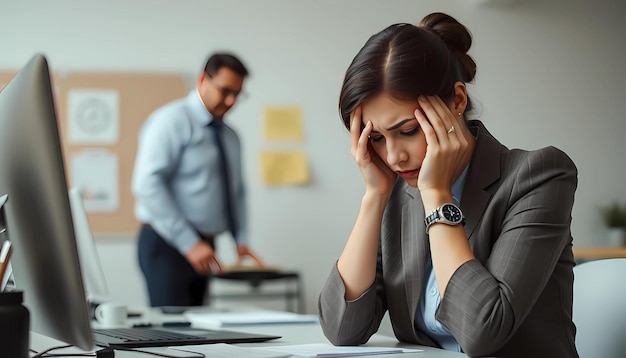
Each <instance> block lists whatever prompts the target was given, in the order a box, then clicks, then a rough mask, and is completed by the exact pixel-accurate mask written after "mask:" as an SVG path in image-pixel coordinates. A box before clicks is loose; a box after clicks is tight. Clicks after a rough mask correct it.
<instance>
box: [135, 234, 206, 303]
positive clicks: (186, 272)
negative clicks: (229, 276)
mask: <svg viewBox="0 0 626 358" xmlns="http://www.w3.org/2000/svg"><path fill="white" fill-rule="evenodd" d="M210 244H211V246H213V242H210ZM137 255H138V258H139V266H140V267H141V272H143V275H144V277H145V279H146V285H147V288H148V295H149V297H150V306H152V307H159V306H201V305H204V304H205V298H206V297H207V295H208V289H209V276H202V275H198V274H197V273H196V271H195V270H194V269H193V267H192V266H191V265H190V264H189V262H188V261H187V259H185V257H184V256H183V255H181V253H180V252H178V250H176V249H175V248H174V247H172V246H170V245H169V244H168V243H167V242H166V241H165V240H163V238H161V236H159V234H157V233H156V231H154V229H152V227H150V225H142V226H141V230H140V231H139V239H138V247H137Z"/></svg>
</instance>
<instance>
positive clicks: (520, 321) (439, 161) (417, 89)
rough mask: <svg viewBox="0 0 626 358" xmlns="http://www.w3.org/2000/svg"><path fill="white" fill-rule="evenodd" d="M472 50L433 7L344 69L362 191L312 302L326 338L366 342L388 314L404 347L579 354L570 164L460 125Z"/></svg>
mask: <svg viewBox="0 0 626 358" xmlns="http://www.w3.org/2000/svg"><path fill="white" fill-rule="evenodd" d="M470 45H471V35H470V34H469V32H468V31H467V29H466V28H465V27H464V26H463V25H461V24H460V23H459V22H457V21H456V20H455V19H453V18H452V17H450V16H448V15H445V14H441V13H434V14H430V15H428V16H426V17H425V18H424V19H423V20H422V22H421V23H420V25H419V26H413V25H409V24H395V25H391V26H389V27H388V28H386V29H384V30H382V31H381V32H379V33H377V34H375V35H373V36H372V37H371V38H370V39H369V40H368V41H367V42H366V43H365V45H364V46H363V48H362V49H361V50H360V51H359V53H358V54H357V55H356V57H355V58H354V60H353V62H352V64H351V65H350V67H349V68H348V70H347V71H346V76H345V80H344V83H343V87H342V89H341V95H340V99H339V109H340V112H341V117H342V119H343V122H344V124H345V126H346V128H348V129H349V130H350V134H351V140H352V155H353V157H354V159H355V161H356V163H357V165H358V167H359V169H360V171H361V174H362V176H363V178H364V180H365V194H364V195H363V198H362V202H361V209H360V212H359V215H358V217H357V219H356V223H355V224H354V228H353V230H352V233H351V234H350V236H349V238H348V241H347V243H346V245H345V248H344V250H343V252H342V254H341V256H340V257H339V260H338V261H337V263H336V265H335V266H334V267H333V268H332V271H331V273H330V277H329V278H328V281H327V283H326V285H325V286H324V288H323V290H322V292H321V295H320V300H319V312H320V318H321V324H322V327H323V329H324V333H325V334H326V336H327V337H328V339H329V340H330V341H331V342H332V343H334V344H336V345H358V344H363V343H365V342H367V341H368V339H369V338H370V337H371V336H372V335H373V334H374V333H375V332H376V331H377V330H378V327H379V325H380V322H381V320H382V318H383V316H384V314H385V312H386V311H387V310H388V311H389V316H390V319H391V324H392V327H393V330H394V333H395V335H396V337H397V338H398V339H399V340H401V341H405V342H411V343H417V344H421V345H428V346H436V347H442V348H444V349H448V350H457V351H463V352H465V353H466V354H468V355H470V356H485V355H488V356H506V357H577V356H578V354H577V352H576V347H575V345H574V336H575V326H574V324H573V322H572V290H573V273H572V268H573V266H574V257H573V254H572V237H571V232H570V224H571V211H572V206H573V203H574V192H575V190H576V185H577V170H576V167H575V165H574V163H573V162H572V161H571V160H570V158H569V157H568V156H567V155H566V154H564V153H563V152H561V151H560V150H558V149H556V148H554V147H547V148H543V149H539V150H536V151H523V150H517V149H514V150H510V149H508V148H507V147H505V146H504V145H502V144H501V143H500V142H498V140H497V139H496V138H494V137H493V136H492V135H491V134H490V133H489V132H488V131H487V128H486V127H485V126H484V125H483V124H482V123H481V122H480V121H478V120H469V119H468V118H467V114H466V113H467V112H469V111H471V109H472V103H471V101H470V98H469V97H468V96H467V89H466V85H465V84H466V83H468V82H471V81H472V80H473V79H474V75H475V72H476V65H475V63H474V61H473V60H472V58H471V57H470V56H469V55H468V54H467V51H468V49H469V48H470ZM513 85H514V84H508V83H503V84H502V86H503V87H502V89H503V90H506V89H507V87H506V86H513ZM509 88H510V87H509ZM524 108H526V109H524ZM528 108H531V109H532V103H524V102H523V98H520V107H518V108H513V109H512V110H527V109H528Z"/></svg>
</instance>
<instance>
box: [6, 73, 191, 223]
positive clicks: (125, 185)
mask: <svg viewBox="0 0 626 358" xmlns="http://www.w3.org/2000/svg"><path fill="white" fill-rule="evenodd" d="M15 73H16V72H15V71H13V72H11V71H6V72H0V88H1V87H2V86H3V85H6V84H7V83H8V82H9V81H10V80H11V78H13V76H14V75H15ZM52 85H53V90H54V94H55V105H56V111H57V120H58V126H59V134H60V137H61V143H62V150H63V157H64V158H63V159H64V164H65V170H66V177H67V180H68V187H72V186H74V184H73V183H72V175H71V173H72V163H73V161H72V158H74V157H75V156H76V155H79V154H81V153H85V152H86V151H92V152H93V151H102V152H106V153H108V154H111V155H112V157H116V159H117V161H116V167H117V181H118V182H117V189H118V190H117V200H116V203H117V205H115V207H114V208H113V207H112V208H110V209H109V210H104V211H103V210H95V211H91V210H89V209H88V210H87V211H88V213H87V216H88V218H89V224H90V226H91V229H92V231H93V233H94V234H95V235H128V234H133V235H134V234H136V233H137V231H138V229H139V223H138V222H137V219H136V218H135V215H134V197H133V195H132V193H131V188H130V183H131V177H132V172H133V166H134V162H135V155H136V152H137V135H138V133H139V130H140V128H141V125H142V124H143V122H144V121H145V120H146V118H147V117H148V116H149V115H150V113H152V112H153V111H154V110H155V109H157V108H158V107H160V106H162V105H164V104H166V103H168V102H170V101H172V100H175V99H178V98H181V97H184V96H185V95H186V94H187V92H188V91H189V87H188V85H187V83H186V81H185V79H184V77H183V76H182V75H178V74H149V73H106V72H97V73H86V72H85V73H83V72H80V73H79V72H70V73H66V74H64V75H63V76H61V75H59V74H57V73H54V72H53V73H52ZM83 90H84V91H86V92H89V91H102V92H106V93H109V94H115V98H116V100H115V103H116V110H117V119H118V120H117V131H116V136H115V140H114V141H110V142H106V143H103V142H93V143H89V142H85V141H82V142H81V141H78V142H77V141H75V140H69V138H68V136H69V133H68V128H69V126H70V124H69V120H68V111H69V109H68V97H70V93H77V92H80V91H83Z"/></svg>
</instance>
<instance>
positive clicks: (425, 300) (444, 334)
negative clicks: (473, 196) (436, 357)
mask: <svg viewBox="0 0 626 358" xmlns="http://www.w3.org/2000/svg"><path fill="white" fill-rule="evenodd" d="M468 169H469V166H467V167H466V168H465V169H464V170H463V172H462V173H461V175H459V177H458V178H457V179H456V180H455V181H454V183H453V184H452V198H453V199H454V202H455V204H457V205H459V203H460V202H461V195H462V194H463V187H464V186H465V178H466V177H467V171H468ZM424 275H425V277H427V280H426V282H425V285H424V288H423V290H422V296H421V297H420V302H419V305H418V307H417V310H416V311H415V327H417V329H418V330H420V331H422V332H425V333H426V334H428V336H430V338H432V339H433V340H435V341H436V342H437V343H439V344H440V345H441V347H442V348H443V349H446V350H449V351H456V352H461V346H460V345H459V343H458V342H457V341H456V339H454V337H453V336H452V335H451V334H450V332H448V330H447V329H446V328H445V327H444V326H442V325H441V323H439V321H437V320H436V319H435V312H436V311H437V308H438V307H439V302H441V296H440V295H439V288H438V287H437V280H435V271H434V270H433V262H432V260H431V257H430V254H429V255H428V261H427V262H426V269H425V274H424Z"/></svg>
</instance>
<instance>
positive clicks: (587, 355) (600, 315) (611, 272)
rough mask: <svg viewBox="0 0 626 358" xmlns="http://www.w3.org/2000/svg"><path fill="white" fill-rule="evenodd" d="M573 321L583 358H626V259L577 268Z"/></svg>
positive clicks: (585, 264)
mask: <svg viewBox="0 0 626 358" xmlns="http://www.w3.org/2000/svg"><path fill="white" fill-rule="evenodd" d="M573 320H574V323H575V324H576V328H577V331H576V347H577V349H578V353H579V355H580V357H581V358H596V357H602V358H611V357H626V258H611V259H602V260H594V261H588V262H584V263H582V264H579V265H577V266H575V267H574V306H573Z"/></svg>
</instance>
